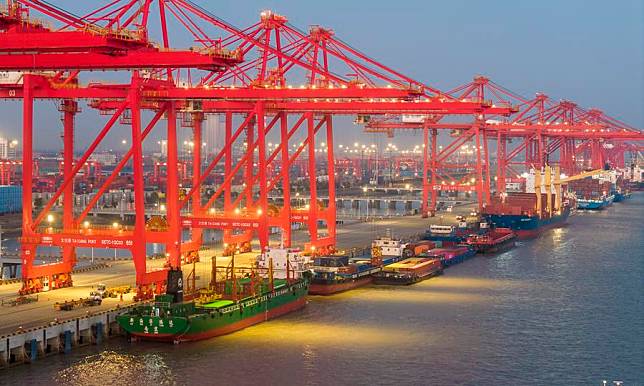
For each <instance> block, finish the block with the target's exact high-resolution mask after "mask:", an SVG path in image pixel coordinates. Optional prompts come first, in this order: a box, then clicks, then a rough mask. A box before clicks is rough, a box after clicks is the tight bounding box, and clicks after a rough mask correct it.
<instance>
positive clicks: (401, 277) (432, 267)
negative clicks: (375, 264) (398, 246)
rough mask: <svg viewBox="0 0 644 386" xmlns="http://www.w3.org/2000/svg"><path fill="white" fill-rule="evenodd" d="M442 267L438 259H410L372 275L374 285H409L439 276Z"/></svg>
mask: <svg viewBox="0 0 644 386" xmlns="http://www.w3.org/2000/svg"><path fill="white" fill-rule="evenodd" d="M442 272H443V265H442V264H441V261H440V259H437V258H429V257H410V258H408V259H404V260H401V261H399V262H397V263H394V264H390V265H388V266H386V267H384V268H383V269H382V271H380V272H378V273H376V274H374V275H373V282H374V284H385V285H409V284H414V283H417V282H419V281H422V280H425V279H429V278H430V277H433V276H436V275H440V274H441V273H442Z"/></svg>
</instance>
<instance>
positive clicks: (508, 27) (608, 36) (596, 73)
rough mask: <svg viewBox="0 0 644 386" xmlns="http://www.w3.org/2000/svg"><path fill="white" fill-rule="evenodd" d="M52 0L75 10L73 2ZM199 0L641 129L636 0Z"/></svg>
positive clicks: (87, 121)
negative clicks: (276, 18)
mask: <svg viewBox="0 0 644 386" xmlns="http://www.w3.org/2000/svg"><path fill="white" fill-rule="evenodd" d="M52 2H53V3H56V4H60V5H61V6H62V7H67V8H69V9H74V10H76V11H78V13H81V10H80V9H79V8H78V7H79V6H78V5H77V4H78V2H77V1H69V0H61V1H53V0H52ZM195 2H197V3H199V4H201V5H202V6H203V7H204V8H207V9H209V10H211V11H212V12H213V13H215V14H216V15H218V16H219V17H221V18H223V19H225V20H227V21H229V22H230V23H232V24H234V25H236V26H240V27H244V26H248V25H251V24H252V23H254V22H255V21H256V20H257V18H258V14H259V12H260V11H261V10H263V9H272V10H274V11H276V12H278V13H280V14H284V15H286V16H288V18H289V20H290V22H291V23H292V24H294V25H296V26H298V27H300V28H301V29H307V27H308V26H309V25H311V24H319V25H322V26H325V27H329V28H332V29H334V30H335V32H336V34H337V35H338V36H339V37H340V38H341V39H343V40H344V41H346V42H348V43H349V44H351V45H352V46H354V47H357V48H359V49H360V50H362V51H363V52H365V53H367V54H369V55H370V56H371V57H373V58H376V59H378V60H379V61H381V62H382V63H384V64H386V65H388V66H390V67H392V68H394V69H396V70H397V71H400V72H403V73H405V74H407V75H409V76H411V77H413V78H416V79H418V80H420V81H423V82H426V83H428V84H430V85H432V86H435V87H438V88H440V89H444V90H448V89H451V88H453V87H455V86H458V85H460V84H463V83H466V82H468V81H469V80H471V79H472V77H473V76H474V75H476V74H483V75H486V76H488V77H490V78H491V79H493V80H494V81H496V82H497V83H499V84H501V85H503V86H505V87H507V88H509V89H511V90H513V91H516V92H518V93H520V94H522V95H526V96H531V95H533V94H534V93H535V92H544V93H546V94H548V95H549V96H551V97H553V98H555V99H560V98H562V99H570V100H573V101H575V102H577V103H578V104H579V105H581V106H585V107H598V108H600V109H602V110H603V111H605V112H606V113H607V114H610V115H613V116H615V117H617V118H619V119H621V120H624V121H625V122H627V123H629V124H631V125H632V126H636V127H640V128H642V127H644V107H643V106H644V73H643V72H644V52H643V51H644V26H643V24H644V5H643V4H644V2H642V1H641V0H621V1H617V2H606V1H597V0H593V1H582V0H568V1H555V0H548V1H487V2H483V1H465V0H451V1H421V0H398V1H374V0H372V1H366V0H351V1H349V0H344V1H340V0H325V1H302V0H299V1H296V0H280V1H277V0H263V1H260V0H246V1H229V0H217V1H205V0H201V1H198V0H195ZM39 106H40V107H39V108H40V110H39V111H41V112H42V113H41V114H40V116H39V117H37V121H36V122H37V125H38V128H39V133H42V135H39V137H38V140H37V142H36V147H37V148H58V146H57V145H55V144H56V143H57V142H56V141H58V142H60V139H59V134H60V128H59V124H58V123H59V121H58V114H57V113H56V112H55V106H54V104H53V103H52V102H43V103H41V104H39ZM19 108H20V105H19V104H17V103H9V102H3V103H2V104H0V117H2V118H1V119H0V133H1V134H5V135H8V136H10V137H18V138H19V137H20V131H19V129H18V128H19V125H20V113H19ZM92 117H93V118H92ZM79 122H80V125H79V133H78V135H77V141H76V144H77V147H78V148H82V147H84V146H85V145H86V144H87V143H88V142H89V139H90V136H91V134H89V133H91V132H93V131H96V130H98V129H99V128H98V127H96V126H98V124H97V123H96V122H97V121H96V116H93V115H91V114H87V116H84V117H83V118H81V119H80V121H79ZM84 127H86V128H87V130H83V128H84ZM336 127H337V125H336ZM342 131H343V132H344V133H340V131H339V130H338V134H337V135H338V136H339V139H338V140H345V139H346V140H348V141H353V140H354V139H356V138H360V137H361V136H364V134H361V133H360V131H359V130H358V128H357V127H353V128H352V129H351V130H342ZM124 132H125V131H124ZM117 137H118V135H116V136H114V137H113V138H110V140H111V141H113V146H117V145H116V143H117V142H120V141H119V140H118V138H117ZM345 137H346V138H345ZM52 144H54V145H55V146H52Z"/></svg>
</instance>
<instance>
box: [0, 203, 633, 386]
mask: <svg viewBox="0 0 644 386" xmlns="http://www.w3.org/2000/svg"><path fill="white" fill-rule="evenodd" d="M643 219H644V194H638V195H635V196H634V197H633V198H632V199H631V200H629V201H626V202H625V203H619V204H615V205H613V206H612V207H611V208H609V209H608V210H605V211H603V212H599V213H579V214H577V215H576V216H574V217H572V218H571V219H570V220H569V225H568V226H567V227H565V228H562V229H557V230H552V231H549V232H546V233H545V234H543V235H542V236H541V237H539V238H538V239H535V240H531V241H525V242H521V243H520V245H519V246H518V248H515V249H513V250H511V251H508V252H506V253H503V254H500V255H496V256H478V257H476V258H473V259H470V260H469V261H467V262H465V263H463V264H461V265H458V266H455V267H452V268H450V269H448V270H447V271H446V272H445V274H444V275H443V276H441V277H438V278H434V279H431V280H428V281H425V282H422V283H419V284H417V285H414V286H410V287H405V288H385V287H367V288H363V289H358V290H354V291H351V292H347V293H344V294H340V295H336V296H332V297H325V298H322V297H311V298H310V301H309V304H308V305H307V307H306V308H305V309H304V310H302V311H299V312H296V313H293V314H290V315H287V316H285V317H283V318H280V319H278V320H274V321H270V322H268V323H263V324H260V325H257V326H254V327H251V328H248V329H245V330H243V331H239V332H236V333H234V334H231V335H227V336H223V337H220V338H215V339H211V340H207V341H202V342H197V343H191V344H181V345H176V346H175V345H164V344H148V343H137V344H128V343H126V342H125V341H124V340H122V339H116V340H112V341H109V342H107V343H106V344H104V345H103V346H101V347H86V348H83V349H80V350H75V351H74V352H73V353H72V354H70V355H60V356H54V357H50V358H47V359H46V360H42V361H39V362H37V363H35V364H32V365H28V366H20V367H17V368H12V369H9V370H2V371H0V384H9V383H11V384H14V385H15V384H24V385H37V384H38V385H45V384H47V385H50V384H66V385H137V386H139V385H214V384H218V385H223V384H229V385H244V384H258V385H272V384H279V385H376V384H391V385H434V384H435V385H601V384H602V380H607V381H609V384H610V381H612V380H622V381H624V382H625V383H624V385H625V386H628V385H644V303H643V295H644V291H643V290H644V287H643V281H642V278H643V277H644V220H643Z"/></svg>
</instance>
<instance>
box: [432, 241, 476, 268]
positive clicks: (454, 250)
mask: <svg viewBox="0 0 644 386" xmlns="http://www.w3.org/2000/svg"><path fill="white" fill-rule="evenodd" d="M475 254H476V252H475V251H474V249H472V248H470V247H469V246H467V245H456V246H448V247H442V248H434V249H432V250H430V251H428V252H427V253H425V254H424V256H427V257H433V258H437V259H439V260H440V262H441V264H443V267H449V266H452V265H456V264H460V263H462V262H464V261H465V260H467V259H469V258H470V257H472V256H474V255H475Z"/></svg>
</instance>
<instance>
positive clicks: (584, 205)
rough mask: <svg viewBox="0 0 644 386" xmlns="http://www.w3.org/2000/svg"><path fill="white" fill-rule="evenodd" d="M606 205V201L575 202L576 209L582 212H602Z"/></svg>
mask: <svg viewBox="0 0 644 386" xmlns="http://www.w3.org/2000/svg"><path fill="white" fill-rule="evenodd" d="M608 205H609V204H608V201H606V200H601V201H599V200H592V201H591V200H577V209H582V210H602V209H604V208H606V207H607V206H608Z"/></svg>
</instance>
